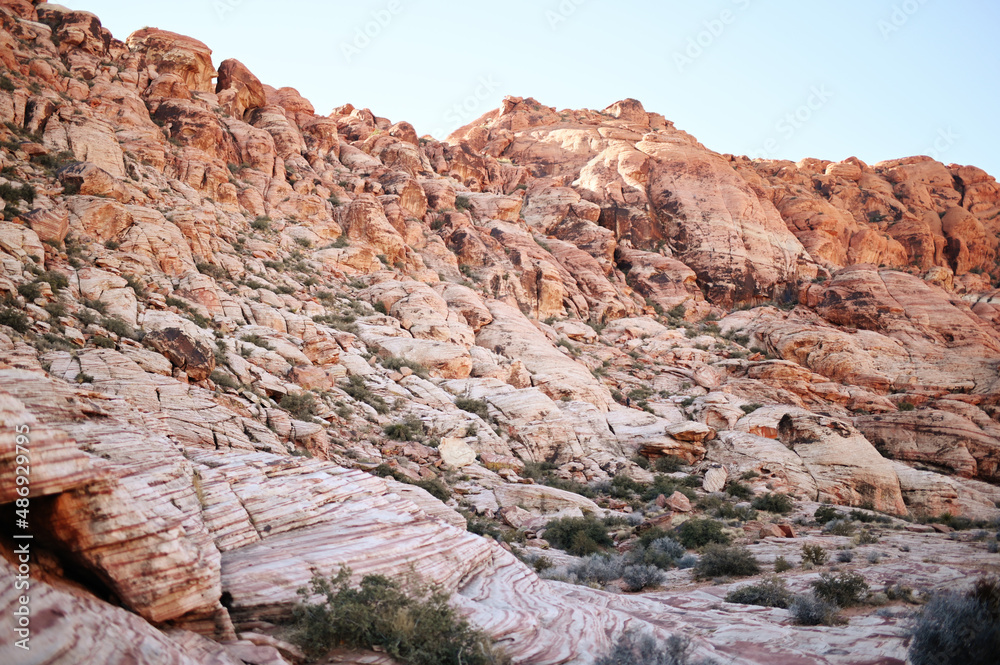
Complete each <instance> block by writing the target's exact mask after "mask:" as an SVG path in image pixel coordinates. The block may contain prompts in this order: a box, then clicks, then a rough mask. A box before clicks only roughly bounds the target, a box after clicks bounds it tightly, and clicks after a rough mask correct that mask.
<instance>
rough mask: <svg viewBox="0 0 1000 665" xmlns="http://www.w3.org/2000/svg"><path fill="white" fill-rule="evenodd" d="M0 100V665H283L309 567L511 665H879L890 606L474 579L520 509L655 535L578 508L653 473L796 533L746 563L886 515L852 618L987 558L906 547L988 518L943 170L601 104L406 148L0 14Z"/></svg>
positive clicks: (975, 277)
mask: <svg viewBox="0 0 1000 665" xmlns="http://www.w3.org/2000/svg"><path fill="white" fill-rule="evenodd" d="M0 65H2V67H3V73H2V76H0V120H2V121H3V123H4V126H3V127H2V128H0V139H2V153H0V195H2V197H3V202H4V207H3V214H2V219H0V295H2V297H3V304H2V305H0V504H2V505H3V514H4V520H5V524H8V523H9V524H13V520H14V512H13V511H14V501H15V499H16V498H17V493H16V491H15V488H16V485H15V474H16V464H15V461H16V457H17V455H16V452H17V449H16V445H15V441H16V431H15V428H16V427H19V426H21V427H23V426H25V425H26V426H28V427H29V429H30V455H31V475H30V479H31V484H30V487H31V497H32V501H31V505H32V511H31V514H32V518H31V526H30V531H31V533H32V535H33V536H35V538H36V540H35V543H36V549H35V550H34V557H35V558H34V559H33V560H32V583H33V585H34V588H35V589H36V592H35V595H34V598H33V606H32V609H33V613H34V614H33V616H34V619H33V620H34V626H35V632H34V636H33V640H34V641H33V642H32V644H33V645H36V646H35V648H34V649H33V650H32V651H31V652H30V654H25V653H22V652H21V651H18V650H15V647H14V646H13V643H14V635H13V633H12V632H11V624H9V623H7V622H2V625H0V661H3V662H15V663H22V662H25V663H27V662H30V663H85V662H95V663H96V662H100V663H119V662H120V663H136V662H138V663H196V662H198V663H201V662H212V663H241V662H246V663H281V662H294V661H296V660H298V659H299V658H300V654H298V653H297V650H296V649H295V648H294V647H291V646H290V645H288V644H287V643H286V642H284V641H282V638H284V637H286V636H287V635H286V633H285V632H283V630H282V628H281V623H282V621H284V620H286V619H287V618H288V617H289V616H290V613H291V609H292V608H293V607H294V604H295V603H296V602H297V596H296V590H297V589H298V588H300V587H303V586H305V585H306V584H307V583H308V581H309V579H310V578H311V577H312V575H313V574H316V573H320V574H324V575H329V574H332V573H335V572H336V571H337V570H339V569H340V567H341V566H344V565H347V566H349V567H350V568H351V569H352V570H353V572H354V574H355V576H362V575H364V574H367V573H373V572H377V573H384V574H389V575H400V574H404V573H407V571H411V570H412V571H414V572H415V573H416V574H417V575H418V576H420V577H422V578H423V579H426V580H428V581H432V582H434V583H437V584H440V585H442V586H443V587H444V588H445V589H447V590H448V591H451V592H453V594H454V595H453V602H454V603H455V604H456V606H458V607H459V608H461V609H462V611H463V612H464V613H466V614H467V615H468V616H469V617H470V618H471V619H472V620H473V621H474V622H475V623H477V624H478V625H481V626H483V627H484V628H485V629H486V630H488V631H489V632H490V633H491V634H492V635H493V636H494V637H495V638H496V639H498V640H499V641H500V642H501V644H502V645H503V646H504V647H505V648H506V650H507V651H508V653H509V654H510V655H511V656H512V657H513V658H514V660H515V661H516V662H524V663H588V662H591V661H592V660H593V659H594V658H595V657H596V656H597V655H599V654H600V653H602V652H603V651H604V650H606V649H607V648H608V647H609V645H610V644H611V643H612V642H613V641H614V639H615V638H616V637H617V636H618V635H619V634H620V633H621V632H622V631H623V630H624V629H626V628H628V627H635V626H645V627H646V628H647V629H648V630H651V631H653V632H655V633H657V634H659V635H661V636H666V635H668V634H670V633H683V634H685V635H687V636H689V637H692V638H694V640H695V646H696V649H697V651H698V653H700V654H701V655H702V656H705V657H714V658H716V659H717V660H719V661H720V662H732V663H773V662H817V663H860V662H866V663H876V662H878V663H895V662H901V661H902V659H903V658H905V649H906V637H905V611H904V609H902V608H899V607H896V608H895V609H893V608H890V609H889V610H888V611H884V612H880V613H879V614H874V613H868V614H862V615H859V616H852V618H851V620H850V623H849V624H848V625H846V626H842V627H836V628H802V627H796V626H793V625H791V623H790V621H789V619H788V613H787V612H785V611H784V610H761V609H759V608H758V609H757V610H753V611H743V612H742V613H740V614H738V615H736V614H733V612H734V611H735V610H734V608H736V607H743V606H734V605H724V604H721V603H720V599H721V598H722V597H723V596H724V595H725V591H726V590H727V589H728V588H729V587H728V586H727V584H728V583H727V584H722V585H716V586H712V585H706V584H705V583H700V582H697V581H696V580H694V579H693V578H692V577H691V575H690V572H689V571H673V572H672V573H671V577H670V580H669V583H668V585H667V587H668V590H665V591H659V592H654V593H645V594H639V595H622V594H616V593H609V592H606V591H603V590H595V589H589V588H586V587H582V586H571V585H568V584H564V583H561V582H556V581H550V580H544V579H540V578H539V576H538V575H536V573H535V571H534V570H532V568H530V567H529V566H527V565H525V564H524V563H522V562H521V561H520V560H519V559H518V558H517V557H515V556H513V554H512V550H513V551H515V552H518V553H520V555H521V557H522V558H525V559H528V560H531V558H532V557H531V556H528V555H525V554H524V553H523V552H522V551H520V550H522V549H525V548H526V549H527V550H532V549H533V548H535V547H543V546H545V545H546V543H545V541H544V540H542V539H540V538H537V537H536V536H538V535H542V527H543V525H544V524H545V522H546V520H547V519H548V517H551V516H556V515H581V514H585V513H593V514H601V515H603V514H605V512H606V511H609V510H610V511H611V512H612V513H614V514H617V515H618V516H620V517H625V516H627V515H628V514H629V513H631V514H632V515H633V516H634V517H635V522H636V523H637V524H639V523H641V525H640V527H641V528H646V527H648V526H650V525H652V524H653V523H654V522H655V523H656V524H659V525H662V524H669V523H670V520H673V523H674V524H680V523H681V522H682V521H683V520H684V519H685V517H686V513H687V511H688V510H689V509H690V506H686V507H685V506H684V505H672V508H673V514H671V511H669V510H667V511H666V512H665V515H664V514H663V511H662V510H661V511H660V513H657V512H656V510H657V508H660V509H662V508H664V507H665V506H664V504H663V503H662V502H661V503H660V504H659V506H656V505H647V506H643V505H642V502H639V501H637V500H635V497H632V498H631V500H629V498H628V497H627V496H626V497H623V496H613V494H614V493H613V492H612V493H610V494H609V492H608V490H607V488H608V487H609V485H608V484H607V483H608V481H611V480H612V479H613V478H616V477H617V478H631V479H632V480H633V481H634V482H635V483H637V484H648V483H650V482H652V481H654V477H653V474H652V473H651V471H650V470H649V465H650V463H651V462H652V463H655V462H656V460H658V459H660V458H667V459H675V458H676V461H677V463H678V464H683V465H685V466H684V469H685V472H686V473H690V474H691V475H693V476H695V477H697V478H698V479H699V481H698V482H699V483H702V485H701V486H700V487H699V489H698V490H697V492H696V493H695V494H696V496H697V497H699V498H705V497H706V496H709V497H710V496H711V493H713V492H719V491H720V490H722V489H723V488H724V487H726V481H727V478H729V479H738V478H741V477H742V478H744V479H745V480H746V483H747V485H748V487H749V490H750V491H751V492H753V493H757V494H763V493H766V492H768V491H775V492H782V493H787V494H788V495H790V496H792V497H794V498H795V499H796V501H797V513H796V515H798V517H799V518H800V519H799V522H800V524H799V525H798V526H796V527H795V528H794V529H792V528H785V529H784V530H782V529H781V528H777V527H778V526H781V525H784V526H785V527H788V519H790V517H789V518H780V517H775V518H774V519H772V520H771V521H772V522H777V523H778V524H769V523H768V521H767V520H764V522H763V523H762V522H759V521H754V520H749V521H748V520H746V519H743V520H734V521H731V523H730V526H731V527H733V528H734V529H735V531H734V533H737V534H738V535H739V536H740V537H741V538H742V539H743V540H745V541H746V542H747V543H750V544H751V549H752V550H753V551H754V553H755V554H757V555H758V558H759V559H760V560H761V561H762V562H764V563H765V564H766V565H770V564H771V563H772V562H773V561H774V559H775V557H776V556H778V555H779V554H788V558H789V559H790V560H792V559H796V558H797V557H798V551H799V549H800V547H801V544H802V543H803V542H807V543H821V544H823V545H824V546H826V547H838V546H847V545H848V544H849V539H848V540H844V539H843V538H841V537H839V536H836V535H830V534H828V533H824V532H822V531H821V530H820V529H819V527H818V526H816V525H815V524H814V523H812V522H810V519H811V516H812V514H813V511H815V509H816V507H817V505H818V504H819V503H830V504H838V505H842V506H851V507H860V508H865V509H868V510H876V511H879V512H881V513H884V514H885V515H888V516H891V517H887V518H885V521H886V523H887V524H889V526H886V527H885V532H884V534H883V536H882V544H881V546H880V548H878V549H879V551H880V552H881V553H882V555H881V556H880V557H877V558H878V559H879V563H878V565H873V566H872V567H870V568H865V567H864V566H859V565H857V564H855V565H854V567H855V568H864V573H865V575H866V577H868V579H869V581H870V583H871V584H872V585H873V586H877V585H888V584H891V583H894V582H898V581H901V580H903V581H907V583H909V584H911V585H920V586H922V587H923V588H925V589H927V590H932V589H934V588H946V587H949V586H952V585H954V584H955V583H956V581H957V580H962V579H965V578H967V577H968V576H970V575H972V574H973V573H974V572H977V571H985V570H995V569H996V567H997V564H998V563H1000V560H998V559H997V556H996V554H995V553H991V552H989V551H988V550H987V548H986V546H985V545H984V544H983V543H982V538H981V537H980V536H978V535H977V536H976V537H971V536H968V534H965V535H961V534H953V535H952V536H951V537H949V536H946V535H941V534H939V533H937V531H935V530H934V529H932V528H931V527H926V526H923V525H915V524H912V523H911V522H912V520H914V519H918V518H931V517H935V516H940V515H943V514H945V513H947V514H948V515H950V516H955V517H963V518H968V519H969V520H980V521H986V522H989V521H995V520H997V518H998V517H1000V510H998V508H997V505H998V503H997V502H998V501H1000V487H998V486H997V484H998V482H1000V471H998V465H1000V424H998V420H1000V381H998V378H997V377H998V374H997V368H998V365H1000V328H998V323H1000V314H998V312H1000V310H998V308H997V306H996V305H995V302H1000V292H998V291H997V290H995V289H994V288H993V285H994V284H996V283H998V282H1000V252H998V241H997V231H998V230H1000V186H998V184H997V182H996V180H995V179H994V178H992V177H991V176H989V175H988V174H986V173H985V172H983V171H981V170H979V169H976V168H974V167H968V166H958V165H944V164H941V163H938V162H935V161H933V160H931V159H929V158H926V157H912V158H907V159H901V160H895V161H891V162H882V163H879V164H875V165H868V164H865V163H863V162H861V161H860V160H857V159H849V160H846V161H844V162H839V163H831V162H826V161H821V160H814V159H808V160H803V161H801V162H799V163H797V164H795V163H791V162H779V161H759V160H756V161H755V160H749V159H747V158H745V157H736V156H732V155H721V154H717V153H714V152H712V151H710V150H707V149H706V148H705V147H704V146H702V145H701V144H699V143H698V142H697V141H696V140H695V139H694V138H693V137H691V136H689V135H688V134H686V133H684V132H683V131H681V130H678V129H676V128H675V127H674V126H673V125H672V123H670V122H669V121H667V120H665V119H664V118H663V116H661V115H659V114H656V113H649V112H647V111H645V110H644V109H643V107H642V105H641V104H640V103H639V102H637V101H635V100H624V101H621V102H618V103H616V104H613V105H612V106H610V107H608V108H606V109H605V110H603V111H570V110H564V111H557V110H556V109H553V108H549V107H546V106H543V105H542V104H540V103H538V102H536V101H534V100H532V99H521V98H507V99H505V100H503V105H502V107H501V108H499V109H497V110H495V111H491V112H490V113H487V114H486V115H484V116H483V117H482V118H480V119H479V120H477V121H476V122H474V123H472V124H470V125H469V126H467V127H464V128H462V129H460V130H458V131H457V132H455V133H454V134H453V135H452V136H451V137H449V139H448V140H447V141H445V142H440V141H437V140H435V139H433V138H431V137H418V136H417V135H416V132H415V131H414V129H413V127H412V126H411V125H410V124H409V123H406V122H395V123H393V122H391V121H389V120H387V119H385V118H380V117H378V116H375V115H374V114H373V113H372V112H371V111H369V110H368V109H363V108H355V107H353V106H351V105H350V104H346V105H344V106H342V107H339V108H337V109H334V110H333V111H332V113H330V114H329V115H320V114H317V113H316V111H315V109H314V108H313V107H312V105H311V104H310V103H309V102H308V101H307V100H306V99H304V98H303V97H302V96H300V95H299V93H298V92H297V91H295V90H293V89H291V88H278V89H276V88H273V87H270V86H268V85H265V84H263V83H262V82H261V81H259V80H258V79H257V78H256V77H255V76H254V75H253V74H252V73H251V72H250V71H248V70H247V68H246V67H244V66H243V65H242V64H241V63H239V62H238V61H236V60H226V61H224V62H222V63H218V67H217V68H216V64H215V63H213V60H212V53H211V50H210V49H209V48H208V47H207V46H206V45H204V44H202V43H200V42H198V41H197V40H194V39H191V38H188V37H184V36H181V35H177V34H173V33H170V32H166V31H162V30H158V29H155V28H145V29H143V30H140V31H138V32H136V33H134V34H132V35H130V36H129V37H128V39H127V40H126V41H124V42H122V41H120V40H118V39H116V38H114V37H113V36H112V35H111V34H110V33H109V32H108V31H107V30H106V29H105V28H103V27H102V26H101V23H100V20H99V19H98V18H97V17H95V16H94V15H92V14H89V13H87V12H82V11H71V10H68V9H66V8H63V7H60V6H58V5H50V4H32V3H31V2H28V1H27V0H4V1H3V2H2V3H0ZM18 464H20V463H19V462H18ZM526 465H527V468H526ZM541 468H544V469H547V470H548V474H549V481H548V482H547V484H546V483H542V482H533V481H532V480H531V478H532V477H535V478H537V479H538V480H541V479H542V476H539V475H538V470H539V469H541ZM373 471H374V472H376V473H375V474H374V475H373V474H372V473H371V472H373ZM682 475H683V474H682ZM682 475H678V476H677V478H678V479H680V478H681V477H682ZM385 476H389V477H385ZM401 480H402V481H407V482H400V481H401ZM602 483H603V484H602ZM584 484H589V486H590V487H591V488H596V489H594V491H593V492H588V493H590V494H593V499H592V498H587V497H584V496H581V495H580V494H578V493H574V492H571V491H567V488H569V489H573V488H580V487H581V486H582V485H584ZM550 485H557V486H558V487H552V486H550ZM602 488H603V489H602ZM428 490H430V491H428ZM431 492H433V493H434V494H437V495H438V497H439V498H440V497H444V498H447V502H442V501H441V500H439V498H435V496H433V495H432V494H431ZM448 497H450V498H448ZM682 498H683V497H682ZM681 504H683V502H681ZM704 505H707V504H703V505H702V508H700V509H699V511H700V510H702V509H704ZM459 511H462V512H459ZM643 513H645V516H643ZM474 515H475V516H476V517H475V518H474V520H475V523H476V524H478V523H479V521H480V520H483V519H485V520H493V523H494V524H496V525H497V527H498V528H501V529H502V530H503V531H504V532H506V534H507V536H509V537H513V538H517V539H521V540H525V539H527V546H525V547H522V548H519V547H517V546H515V547H514V548H512V547H511V546H510V545H509V544H507V543H506V542H498V541H497V540H494V539H490V538H484V537H480V536H476V535H473V534H472V533H469V532H468V531H467V529H466V526H467V517H472V516H474ZM901 518H905V519H906V520H909V521H904V520H903V519H901ZM655 520H659V521H658V522H657V521H655ZM477 530H481V529H477ZM938 530H939V531H946V530H948V529H947V528H946V527H943V526H941V525H938ZM929 532H930V533H929ZM10 533H12V530H11V529H7V528H6V527H5V530H4V533H3V535H2V536H0V552H2V554H3V562H2V565H3V566H4V575H3V579H2V581H0V607H3V615H4V616H5V617H6V616H9V615H10V612H11V611H13V608H14V606H15V604H16V603H17V597H18V593H17V591H16V590H15V588H14V584H13V579H14V571H15V566H16V556H15V554H14V550H15V545H16V543H15V541H14V540H12V539H11V538H10V537H9V536H10ZM494 535H496V534H494ZM790 535H791V536H798V537H793V538H789V537H788V536H790ZM967 536H968V537H967ZM838 538H841V540H838ZM508 539H510V538H508ZM618 540H619V545H620V546H621V548H622V549H627V548H628V547H630V546H631V544H633V543H634V538H632V534H631V533H630V532H626V533H624V534H622V535H621V537H620V538H619V539H618ZM993 549H994V550H995V549H996V548H995V547H994V548H993ZM887 550H888V551H889V554H886V551H887ZM536 551H537V550H536ZM859 551H861V552H864V550H863V549H861V550H859ZM552 556H553V557H555V558H557V559H558V558H559V557H563V556H564V555H561V554H552ZM560 560H566V561H568V560H570V559H560ZM859 561H860V558H859ZM815 576H816V575H815V573H811V572H809V571H808V570H807V569H796V570H795V571H793V572H791V573H788V574H787V577H788V578H789V580H790V583H791V585H792V586H793V587H794V588H796V589H804V588H806V587H807V586H808V582H809V581H811V580H812V579H813V578H815ZM111 635H113V636H114V637H111ZM359 657H360V658H361V660H362V661H363V662H375V661H372V660H371V657H372V656H371V655H368V656H359ZM345 658H348V657H346V656H345ZM366 658H368V660H365V659H366ZM782 658H784V660H782ZM776 659H777V660H776Z"/></svg>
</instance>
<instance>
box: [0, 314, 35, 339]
mask: <svg viewBox="0 0 1000 665" xmlns="http://www.w3.org/2000/svg"><path fill="white" fill-rule="evenodd" d="M0 326H7V327H9V328H13V329H14V331H15V332H19V333H21V334H24V333H26V332H28V327H29V323H28V315H27V314H25V313H24V312H22V311H21V310H19V309H14V308H13V307H4V308H3V309H0Z"/></svg>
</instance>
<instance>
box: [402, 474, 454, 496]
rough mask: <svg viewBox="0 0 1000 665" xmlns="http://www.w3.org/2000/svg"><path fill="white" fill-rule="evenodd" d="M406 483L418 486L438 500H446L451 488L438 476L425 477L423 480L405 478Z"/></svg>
mask: <svg viewBox="0 0 1000 665" xmlns="http://www.w3.org/2000/svg"><path fill="white" fill-rule="evenodd" d="M406 483H407V484H409V485H413V486H414V487H419V488H420V489H422V490H424V491H426V492H427V493H428V494H430V495H431V496H433V497H434V498H435V499H438V500H439V501H447V500H448V499H450V498H451V490H450V489H448V486H447V485H445V484H444V483H443V482H442V481H441V479H440V478H427V479H424V480H409V479H408V480H407V481H406Z"/></svg>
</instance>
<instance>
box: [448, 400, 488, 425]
mask: <svg viewBox="0 0 1000 665" xmlns="http://www.w3.org/2000/svg"><path fill="white" fill-rule="evenodd" d="M455 406H457V407H458V408H460V409H461V410H462V411H466V412H468V413H474V414H476V415H477V416H479V417H480V418H482V419H483V420H484V421H486V422H490V410H489V407H488V405H487V404H486V400H484V399H472V398H470V397H459V398H458V399H456V400H455Z"/></svg>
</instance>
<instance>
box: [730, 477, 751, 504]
mask: <svg viewBox="0 0 1000 665" xmlns="http://www.w3.org/2000/svg"><path fill="white" fill-rule="evenodd" d="M726 494H728V495H729V496H734V497H736V498H737V499H744V500H746V499H749V498H750V497H752V496H753V491H752V490H751V489H750V488H749V487H747V486H746V485H744V484H743V483H741V482H739V481H738V480H734V481H732V482H731V483H729V484H728V485H726Z"/></svg>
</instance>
